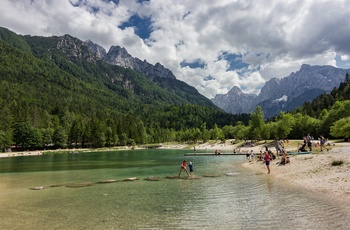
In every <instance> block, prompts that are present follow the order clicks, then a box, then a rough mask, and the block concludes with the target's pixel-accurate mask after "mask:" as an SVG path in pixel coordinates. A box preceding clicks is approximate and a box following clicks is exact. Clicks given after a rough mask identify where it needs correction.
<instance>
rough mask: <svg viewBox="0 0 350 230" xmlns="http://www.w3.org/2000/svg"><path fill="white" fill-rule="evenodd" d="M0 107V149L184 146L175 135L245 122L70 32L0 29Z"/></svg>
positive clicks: (122, 53)
mask: <svg viewBox="0 0 350 230" xmlns="http://www.w3.org/2000/svg"><path fill="white" fill-rule="evenodd" d="M0 108H1V109H0V117H1V119H0V149H1V148H4V147H5V146H7V147H8V146H12V145H13V144H16V145H19V146H23V148H26V147H28V148H29V147H30V148H36V147H40V148H42V147H43V146H44V145H47V144H51V143H54V144H55V146H56V147H64V146H67V144H69V143H79V144H80V145H81V146H95V147H97V146H114V145H126V144H131V143H133V142H135V143H138V144H144V143H160V142H166V141H173V140H174V139H175V138H178V139H176V140H181V141H187V140H190V139H189V138H190V137H191V135H187V136H185V135H183V133H182V132H189V130H190V131H191V132H192V130H191V129H196V130H197V129H199V128H201V130H204V129H211V128H213V127H223V126H225V125H234V124H235V123H236V122H237V121H243V122H244V124H247V123H248V119H249V115H248V114H240V115H239V116H238V115H233V114H229V113H226V112H225V111H224V110H222V109H220V108H219V107H217V106H216V105H214V103H212V102H211V101H210V100H209V99H208V98H206V97H204V96H203V95H201V94H199V93H198V91H197V90H196V89H195V88H194V87H192V86H189V85H188V84H186V83H185V82H182V81H179V80H177V79H176V77H175V76H174V75H173V74H172V73H171V71H170V70H168V69H166V68H165V67H164V66H162V65H161V64H159V63H158V64H155V65H152V64H150V63H148V62H147V61H141V60H139V59H137V58H134V57H132V56H131V55H130V54H129V53H128V52H127V51H126V50H125V49H124V48H121V47H119V46H113V47H111V48H110V50H109V51H108V52H106V50H105V49H104V48H103V47H101V46H100V45H98V44H95V43H93V42H91V41H89V40H88V41H85V42H84V41H81V40H79V39H78V38H75V37H72V36H70V35H64V36H51V37H42V36H31V35H25V36H22V35H18V34H16V33H14V32H12V31H10V30H8V29H6V28H1V27H0ZM176 132H178V133H176ZM23 133H24V134H23ZM22 134H23V135H22ZM40 138H44V139H45V140H42V139H41V140H39V139H40ZM185 138H186V139H185ZM33 140H35V141H33ZM29 141H30V143H28V142H29ZM24 142H27V143H26V144H24Z"/></svg>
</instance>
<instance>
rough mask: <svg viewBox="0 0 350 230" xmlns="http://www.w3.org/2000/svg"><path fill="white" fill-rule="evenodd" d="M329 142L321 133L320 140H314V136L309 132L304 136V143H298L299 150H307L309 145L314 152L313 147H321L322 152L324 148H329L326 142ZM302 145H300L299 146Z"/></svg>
mask: <svg viewBox="0 0 350 230" xmlns="http://www.w3.org/2000/svg"><path fill="white" fill-rule="evenodd" d="M326 142H327V139H326V138H325V137H324V135H323V134H321V135H320V138H319V141H318V142H317V141H314V137H313V136H311V135H310V134H307V136H304V137H303V143H302V144H298V152H307V150H306V149H305V147H306V146H307V147H308V149H309V151H310V152H312V147H319V148H320V150H321V152H322V151H323V149H326V150H327V151H328V150H329V149H328V148H327V147H326V146H325V144H326ZM299 146H300V147H299Z"/></svg>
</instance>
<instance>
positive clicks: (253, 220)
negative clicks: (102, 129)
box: [0, 150, 350, 230]
mask: <svg viewBox="0 0 350 230" xmlns="http://www.w3.org/2000/svg"><path fill="white" fill-rule="evenodd" d="M187 152H188V151H187ZM184 153H186V151H183V150H137V151H118V152H96V153H82V154H56V155H44V156H33V157H16V158H7V159H0V172H1V174H0V191H1V193H0V207H1V209H0V229H33V228H35V229H318V230H320V229H349V228H348V226H350V214H349V213H350V212H349V209H348V208H347V207H346V206H344V205H343V204H340V203H338V202H335V201H332V200H329V199H328V198H325V197H322V196H315V195H314V194H313V193H311V192H308V191H304V190H302V189H301V188H299V187H296V186H291V185H289V184H288V183H285V182H284V181H282V180H280V179H277V178H275V177H273V175H270V176H269V175H265V174H255V173H254V172H251V171H248V170H246V169H244V168H242V167H240V165H241V163H242V161H244V160H245V159H244V156H206V157H187V156H186V157H184ZM183 159H186V160H187V161H193V163H194V168H195V175H197V176H200V177H201V178H200V179H193V180H188V179H185V178H186V173H185V172H183V174H182V175H181V177H182V179H166V178H165V177H166V176H169V175H177V174H178V172H179V171H178V170H179V168H180V164H181V162H182V160H183ZM226 173H232V176H226V175H225V174H226ZM210 174H211V175H214V174H217V175H218V177H204V175H210ZM148 176H157V177H161V181H146V180H144V178H146V177H148ZM129 177H138V178H139V180H137V181H128V182H124V181H122V182H116V183H108V184H98V183H96V182H98V181H101V180H106V179H117V180H123V179H125V178H129ZM76 182H92V183H93V185H92V186H88V187H81V188H68V187H65V186H61V187H49V186H50V185H57V184H62V183H76ZM36 186H45V189H43V190H30V189H29V188H31V187H36Z"/></svg>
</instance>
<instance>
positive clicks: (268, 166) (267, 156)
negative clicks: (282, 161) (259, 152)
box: [264, 152, 270, 174]
mask: <svg viewBox="0 0 350 230" xmlns="http://www.w3.org/2000/svg"><path fill="white" fill-rule="evenodd" d="M264 160H265V164H266V167H267V174H270V155H269V152H265V156H264Z"/></svg>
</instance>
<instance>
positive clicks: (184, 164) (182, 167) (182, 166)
mask: <svg viewBox="0 0 350 230" xmlns="http://www.w3.org/2000/svg"><path fill="white" fill-rule="evenodd" d="M182 170H185V171H186V173H187V176H188V177H190V174H189V173H188V170H187V164H186V161H185V160H184V161H183V162H182V164H181V167H180V172H179V176H178V177H180V175H181V172H182Z"/></svg>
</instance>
